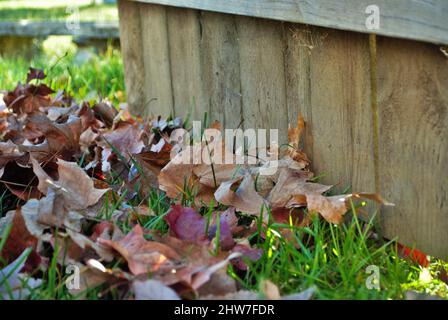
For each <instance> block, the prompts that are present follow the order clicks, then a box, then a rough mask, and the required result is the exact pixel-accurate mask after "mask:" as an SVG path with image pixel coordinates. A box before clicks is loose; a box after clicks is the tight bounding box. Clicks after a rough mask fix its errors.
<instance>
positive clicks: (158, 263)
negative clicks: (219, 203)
mask: <svg viewBox="0 0 448 320" xmlns="http://www.w3.org/2000/svg"><path fill="white" fill-rule="evenodd" d="M98 242H99V243H100V244H102V245H105V246H108V247H110V248H113V249H115V250H116V251H117V252H119V253H120V254H121V255H122V256H123V257H124V258H125V259H126V261H127V262H128V266H129V270H130V271H131V272H132V273H133V274H135V275H139V274H143V273H148V272H154V271H157V270H159V269H161V268H163V270H166V269H169V270H171V269H172V268H173V267H174V266H175V262H176V261H178V260H179V259H180V256H179V255H178V254H177V253H176V251H174V250H173V249H171V248H170V247H168V246H166V245H164V244H162V243H159V242H155V241H147V240H145V238H144V237H143V229H142V228H141V227H140V225H137V226H135V227H134V229H133V230H132V231H131V232H129V233H128V234H127V235H126V236H125V237H124V238H123V239H122V240H119V241H112V240H106V239H101V238H99V239H98Z"/></svg>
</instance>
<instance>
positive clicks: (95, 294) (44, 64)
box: [0, 41, 448, 299]
mask: <svg viewBox="0 0 448 320" xmlns="http://www.w3.org/2000/svg"><path fill="white" fill-rule="evenodd" d="M56 43H57V44H58V45H56V46H53V50H51V48H52V46H51V45H48V47H47V50H46V53H42V54H40V55H39V56H36V57H35V58H34V59H33V60H32V61H29V60H26V59H25V58H21V57H13V58H0V69H1V70H2V72H1V74H0V88H2V89H8V90H11V89H13V88H14V86H15V85H16V83H17V81H19V80H21V81H23V79H24V78H25V77H26V73H27V69H28V67H29V65H30V64H31V65H32V66H33V67H38V68H45V69H46V71H47V73H48V79H50V80H51V86H52V88H53V89H55V90H58V89H65V90H68V91H69V92H70V93H72V94H73V95H74V96H75V99H76V101H80V100H82V99H86V98H87V99H95V98H97V96H98V94H100V95H101V96H103V97H108V98H109V99H111V100H112V101H114V102H115V103H117V102H122V101H125V99H126V97H125V94H124V85H123V67H122V61H121V57H120V54H119V52H118V51H116V50H114V49H112V48H109V50H107V52H105V53H102V54H99V55H94V56H93V57H92V58H91V60H89V61H88V62H85V63H81V64H76V50H75V49H73V48H70V46H66V47H63V46H62V48H61V42H60V41H57V42H56ZM44 47H45V46H44ZM66 52H68V54H65V53H66ZM135 164H137V162H136V161H135V162H134V165H135ZM137 169H138V170H139V171H140V173H141V174H142V173H143V171H142V170H141V169H140V168H139V167H138V166H137ZM109 181H111V182H112V181H114V183H116V184H120V180H119V178H118V174H117V175H116V176H112V177H109ZM130 191H131V190H130ZM132 191H136V192H137V196H136V197H134V198H133V199H132V200H131V201H128V204H129V205H133V206H137V205H139V204H147V205H148V206H149V207H150V209H151V210H152V211H153V212H154V213H155V216H153V217H140V218H139V223H140V224H141V225H142V226H143V227H144V228H147V229H152V230H160V231H161V232H167V230H168V227H167V224H166V223H165V221H164V220H163V217H164V215H165V214H166V213H167V212H168V210H169V207H170V200H169V199H168V198H167V197H166V196H165V195H164V193H163V192H161V191H158V190H154V191H153V192H151V193H150V194H149V195H148V196H146V197H145V196H143V194H141V193H140V192H139V189H138V185H136V190H132ZM9 197H11V195H9V194H7V193H5V194H1V195H0V198H1V199H0V200H1V202H0V209H1V210H2V211H4V209H5V208H3V205H4V204H5V206H6V203H7V199H9ZM123 198H124V195H122V196H121V197H110V198H109V199H108V201H107V202H106V203H105V204H104V206H103V208H101V210H100V211H99V213H98V216H97V219H98V220H110V219H111V213H112V212H113V211H114V210H115V209H117V208H120V206H121V205H122V202H123ZM193 198H194V191H192V190H186V192H185V197H184V199H183V202H184V204H186V205H188V203H191V201H192V200H193ZM8 201H10V200H8ZM201 212H202V213H203V214H204V215H205V216H207V217H208V216H211V213H212V212H213V209H212V208H204V209H203V210H202V211H201ZM354 212H356V209H355V208H354V207H352V211H351V213H349V216H351V220H350V221H349V222H348V223H346V224H343V225H340V226H335V225H332V224H329V223H327V222H325V221H323V220H321V219H317V218H315V219H313V221H312V223H311V224H310V226H308V227H295V226H291V225H279V224H275V223H271V224H269V225H268V226H264V227H262V225H261V223H258V226H259V229H258V231H257V232H256V233H255V234H254V235H253V236H252V237H251V238H250V241H251V243H252V244H253V245H256V246H258V247H260V248H262V249H263V255H262V257H261V259H260V260H259V261H258V262H256V263H249V264H250V269H249V272H248V273H246V274H244V273H240V272H236V271H234V270H232V269H231V268H229V269H228V271H229V273H230V275H231V276H232V277H234V278H235V279H236V280H237V281H238V282H240V283H241V284H242V286H243V287H244V288H247V289H253V290H258V289H259V287H260V284H261V282H262V281H263V280H265V279H269V280H271V281H272V282H274V283H275V284H277V285H278V286H279V288H280V290H281V292H282V294H288V293H295V292H299V291H302V290H304V289H307V288H309V287H312V286H314V287H316V295H315V297H316V298H318V299H402V298H403V297H404V292H405V291H406V290H416V291H420V292H425V293H426V294H438V295H440V296H442V297H444V298H448V290H447V285H446V284H445V283H444V282H442V281H441V280H439V279H438V275H439V273H440V272H441V270H443V269H445V270H448V264H447V263H444V262H442V261H439V260H436V259H432V260H431V264H430V266H429V268H428V269H423V268H421V267H419V266H418V265H416V264H415V263H412V262H410V261H409V260H405V259H402V258H400V257H399V256H398V253H397V244H396V243H395V242H382V241H379V240H375V239H374V238H373V237H372V236H371V235H372V231H374V230H373V225H374V223H373V222H374V221H369V222H363V221H360V220H358V219H357V216H356V214H353V213H354ZM265 214H270V213H269V212H265ZM250 219H252V218H250V217H241V221H242V222H243V221H246V222H247V221H248V220H250ZM119 227H120V228H121V229H122V230H123V231H124V232H128V231H129V230H130V229H131V225H130V223H129V221H126V220H125V221H121V222H120V225H119ZM282 228H289V229H290V230H291V234H292V236H291V237H290V238H289V239H288V240H287V239H285V238H284V237H283V236H282V235H281V229H282ZM261 235H265V237H264V238H263V237H261ZM3 244H4V241H3V240H2V241H1V242H0V249H1V247H2V246H3ZM56 256H57V250H56V251H55V253H54V254H53V259H52V260H51V262H50V268H49V270H48V272H46V273H45V275H44V278H43V280H44V281H43V285H42V286H41V287H39V288H37V289H35V290H33V292H32V294H31V297H30V299H76V298H79V296H73V295H71V294H70V293H69V292H68V290H67V288H66V286H65V281H66V279H67V277H68V275H67V274H66V272H65V269H64V267H61V266H60V265H58V264H57V263H56ZM0 264H2V263H1V261H0ZM369 266H376V267H378V270H379V272H380V278H379V284H380V288H379V290H376V289H368V287H367V286H366V281H367V280H368V277H369V276H370V275H371V274H369V273H367V269H368V267H369ZM109 267H113V266H109ZM86 297H87V298H88V299H98V298H103V297H107V298H109V299H118V298H126V297H122V296H119V293H118V291H117V290H116V289H115V288H107V287H104V286H102V287H98V288H90V289H88V291H87V293H86Z"/></svg>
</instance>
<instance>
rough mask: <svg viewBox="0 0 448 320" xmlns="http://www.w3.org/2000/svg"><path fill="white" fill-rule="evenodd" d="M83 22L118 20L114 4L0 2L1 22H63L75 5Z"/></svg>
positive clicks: (81, 0)
mask: <svg viewBox="0 0 448 320" xmlns="http://www.w3.org/2000/svg"><path fill="white" fill-rule="evenodd" d="M74 4H76V7H77V8H78V10H79V17H80V19H81V20H82V21H98V20H108V21H110V20H118V11H117V7H116V5H114V4H102V5H94V4H92V1H90V0H76V1H71V0H43V1H40V0H39V1H29V0H28V1H27V0H14V1H9V0H7V1H0V21H2V20H3V21H17V20H37V21H38V20H44V21H45V20H50V19H51V20H63V19H65V18H66V17H68V16H70V15H71V14H72V13H73V9H74V8H75V5H74Z"/></svg>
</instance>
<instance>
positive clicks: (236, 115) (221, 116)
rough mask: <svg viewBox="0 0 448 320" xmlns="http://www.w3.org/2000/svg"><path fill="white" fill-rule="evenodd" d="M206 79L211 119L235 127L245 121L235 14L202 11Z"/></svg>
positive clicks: (230, 127) (204, 73) (224, 125)
mask: <svg viewBox="0 0 448 320" xmlns="http://www.w3.org/2000/svg"><path fill="white" fill-rule="evenodd" d="M201 25H202V46H201V49H202V50H201V53H202V59H201V61H202V77H203V79H202V82H203V85H204V92H205V93H206V95H207V99H208V103H209V110H210V119H211V120H219V121H220V122H221V123H222V124H223V127H225V128H229V129H235V128H237V127H238V125H240V124H241V121H242V116H243V115H242V108H241V79H240V62H239V46H238V34H237V27H236V24H235V19H234V17H233V16H231V15H225V14H219V13H211V12H202V14H201Z"/></svg>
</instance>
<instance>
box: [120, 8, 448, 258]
mask: <svg viewBox="0 0 448 320" xmlns="http://www.w3.org/2000/svg"><path fill="white" fill-rule="evenodd" d="M144 2H145V3H144ZM369 2H371V1H364V0H360V1H354V0H351V1H349V0H344V1H330V0H316V1H305V0H297V1H292V0H277V1H274V0H238V1H237V0H208V1H207V0H184V1H181V0H145V1H128V0H120V1H119V16H120V34H121V45H122V52H123V54H124V59H125V60H124V62H125V69H126V70H125V72H126V86H127V92H128V102H129V103H130V105H131V107H132V108H133V110H134V112H136V113H139V114H143V115H146V116H147V115H151V114H152V115H158V114H161V115H168V114H170V113H173V114H176V115H181V116H185V115H186V113H187V112H188V111H191V113H192V116H193V118H195V119H201V118H202V115H203V112H204V111H208V113H209V115H210V117H211V118H213V119H218V120H220V121H221V122H222V123H223V124H224V126H225V127H226V128H236V127H237V126H238V125H239V124H240V123H241V122H242V123H243V127H244V128H278V129H279V136H280V138H281V140H282V141H283V142H284V141H285V140H286V136H287V135H286V133H287V127H288V124H294V123H295V120H296V119H297V114H298V112H301V113H302V114H303V115H304V118H305V120H306V122H307V129H306V135H305V150H306V152H307V154H308V155H309V156H310V158H311V160H312V163H313V170H314V171H315V172H317V173H318V174H324V173H325V177H324V178H323V181H324V182H326V183H332V184H337V186H338V188H339V190H342V189H344V188H345V187H346V186H348V185H349V186H351V188H352V190H355V191H367V192H372V191H375V189H377V190H379V191H380V192H381V194H382V195H383V196H384V197H385V198H386V199H387V200H389V201H391V202H394V203H395V204H396V206H395V207H394V208H383V209H382V212H381V217H382V224H383V229H384V234H385V235H386V236H388V237H389V238H393V237H395V236H398V237H399V239H400V242H402V243H405V244H407V245H411V246H412V245H414V244H415V245H416V246H417V248H419V249H421V250H423V251H424V252H427V253H428V254H433V255H436V256H439V257H443V258H446V257H448V181H447V180H448V179H447V178H448V59H447V56H446V54H444V53H443V47H442V46H443V45H446V44H447V43H448V24H447V23H446V21H448V2H447V1H444V0H432V1H431V0H426V1H423V0H421V1H412V2H410V1H405V0H396V1H385V0H384V1H383V0H382V1H379V0H378V1H375V2H376V3H377V5H378V7H379V8H380V10H381V11H380V12H381V15H380V18H381V20H380V23H381V27H380V29H379V30H374V32H375V33H376V34H378V35H379V36H378V37H377V38H376V40H375V38H374V37H372V36H369V35H368V34H366V33H369V32H372V31H371V30H368V29H366V25H365V20H366V17H367V14H366V13H365V8H366V7H367V6H368V4H369ZM176 6H177V7H176ZM180 7H183V8H180ZM212 11H214V12H212ZM265 18H268V19H265ZM339 29H342V30H339ZM346 30H350V31H346ZM353 31H357V32H353ZM389 36H394V38H391V37H389ZM399 38H401V39H399ZM369 39H370V40H371V42H369ZM411 39H413V40H411ZM416 40H419V41H416ZM375 47H376V53H375ZM372 107H373V112H372ZM376 108H377V109H378V112H376V111H375V109H376ZM376 116H377V119H378V122H377V123H378V128H377V127H376V126H375V123H376V122H375V121H374V119H375V118H376ZM375 145H377V148H375Z"/></svg>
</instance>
